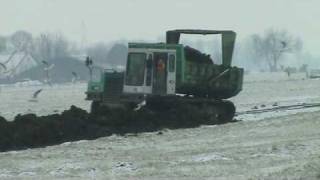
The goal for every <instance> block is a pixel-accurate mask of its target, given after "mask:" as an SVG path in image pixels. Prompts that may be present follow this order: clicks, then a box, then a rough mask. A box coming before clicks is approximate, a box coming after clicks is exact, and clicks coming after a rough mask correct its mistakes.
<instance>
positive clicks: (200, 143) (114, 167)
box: [0, 73, 320, 179]
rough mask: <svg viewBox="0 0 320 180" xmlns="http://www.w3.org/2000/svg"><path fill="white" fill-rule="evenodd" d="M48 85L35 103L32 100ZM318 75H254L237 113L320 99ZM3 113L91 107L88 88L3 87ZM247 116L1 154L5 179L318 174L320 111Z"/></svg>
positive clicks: (1, 172) (293, 176) (0, 97)
mask: <svg viewBox="0 0 320 180" xmlns="http://www.w3.org/2000/svg"><path fill="white" fill-rule="evenodd" d="M40 88H42V89H44V90H43V92H42V93H41V94H39V97H38V102H36V103H34V102H28V99H30V97H31V96H32V94H33V92H34V91H36V90H38V89H40ZM319 88H320V80H319V79H305V78H304V77H303V74H293V75H292V77H290V78H288V77H286V76H285V74H283V73H280V74H279V73H272V74H270V73H269V74H249V75H247V76H246V77H245V83H244V89H243V91H242V92H241V93H240V94H239V95H238V96H237V97H234V98H232V99H231V100H232V101H234V102H235V104H236V106H237V111H238V112H240V111H245V110H250V109H251V108H252V107H254V106H257V107H258V108H262V107H261V105H264V106H265V107H263V108H270V107H272V105H273V104H274V103H275V102H277V103H278V105H279V106H281V105H290V104H299V103H305V102H306V103H308V102H310V103H312V102H320V91H319ZM1 89H2V90H1V92H0V100H1V104H0V109H1V115H2V116H5V117H6V118H9V119H13V117H14V115H16V114H18V113H29V112H32V113H36V114H39V115H45V114H52V113H55V112H61V111H63V110H64V109H67V108H69V106H70V105H72V104H74V105H76V106H79V107H81V108H83V109H86V110H88V109H89V106H90V102H88V101H85V100H84V98H85V95H84V91H85V90H86V85H85V84H82V83H79V84H75V85H72V84H65V85H54V86H53V87H49V86H45V85H37V86H33V85H30V86H21V87H18V86H2V88H1ZM237 118H240V119H242V120H243V121H241V122H237V123H229V124H224V125H215V126H201V127H199V128H192V129H177V130H163V131H162V134H159V133H157V132H153V133H142V134H138V135H136V136H131V135H127V136H116V135H113V136H110V137H104V138H99V139H97V140H92V141H87V140H83V141H77V142H67V143H63V144H60V145H56V146H50V147H44V148H37V149H28V150H24V151H11V152H4V153H0V179H57V178H65V179H319V177H320V171H319V169H320V139H319V137H320V131H319V128H320V109H319V108H309V109H300V110H290V111H279V112H270V113H262V114H256V115H241V116H239V117H237Z"/></svg>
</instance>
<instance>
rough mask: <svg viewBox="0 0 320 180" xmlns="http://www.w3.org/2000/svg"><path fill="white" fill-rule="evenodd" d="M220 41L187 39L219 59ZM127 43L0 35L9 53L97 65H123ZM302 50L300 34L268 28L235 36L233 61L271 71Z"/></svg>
mask: <svg viewBox="0 0 320 180" xmlns="http://www.w3.org/2000/svg"><path fill="white" fill-rule="evenodd" d="M8 42H9V43H8ZM219 43H221V41H218V40H213V41H207V42H201V41H195V42H190V44H191V45H194V46H197V47H198V48H199V50H205V49H208V48H209V47H212V48H213V51H211V53H210V54H211V56H212V58H213V59H214V60H215V61H216V62H220V61H221V55H222V53H221V49H219V46H220V44H219ZM8 44H11V47H10V46H9V47H8ZM126 44H127V42H126V41H122V42H120V41H119V42H112V43H110V42H109V43H107V42H103V41H101V42H98V43H95V44H91V45H89V46H86V48H80V45H79V44H77V43H72V42H70V41H69V40H68V39H67V38H66V37H65V36H64V35H63V34H61V33H41V34H39V35H37V36H33V35H32V34H31V33H29V32H27V31H22V30H21V31H17V32H15V33H13V34H12V35H11V36H10V37H4V36H0V53H1V52H5V51H7V52H10V53H11V56H13V55H14V54H15V53H19V52H20V53H21V52H23V53H27V54H30V55H31V56H32V57H33V58H34V59H35V60H36V61H37V62H38V63H39V64H41V62H42V61H48V62H52V63H54V61H63V59H64V57H69V56H72V55H75V54H85V55H88V56H90V57H91V58H92V59H93V60H94V62H95V63H96V65H98V66H101V67H112V66H119V65H122V66H124V65H125V62H126V56H127V55H126V54H127V45H126ZM8 49H10V51H8ZM302 52H303V41H302V39H301V38H300V37H298V36H295V35H293V34H291V33H290V32H288V31H286V30H277V29H268V30H266V31H265V32H264V33H260V34H252V35H250V36H247V37H246V38H243V39H242V40H241V41H239V40H237V42H236V46H235V51H234V56H233V57H234V62H235V64H236V65H239V66H245V68H247V69H262V70H264V71H272V72H273V71H280V70H284V68H285V67H284V65H283V63H282V61H284V60H285V59H286V57H287V56H290V57H293V58H295V59H303V58H301V53H302ZM301 61H302V60H301ZM289 64H290V63H289ZM301 64H303V63H301ZM304 65H305V64H304Z"/></svg>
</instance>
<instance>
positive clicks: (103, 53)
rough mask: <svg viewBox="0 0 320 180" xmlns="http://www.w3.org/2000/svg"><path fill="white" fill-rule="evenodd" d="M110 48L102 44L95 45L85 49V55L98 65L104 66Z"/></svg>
mask: <svg viewBox="0 0 320 180" xmlns="http://www.w3.org/2000/svg"><path fill="white" fill-rule="evenodd" d="M109 50H110V46H109V45H107V44H104V43H97V44H94V45H93V46H90V47H88V48H87V55H88V56H90V57H91V58H92V59H93V60H94V62H95V63H96V64H98V65H102V66H103V65H106V63H107V58H108V53H109Z"/></svg>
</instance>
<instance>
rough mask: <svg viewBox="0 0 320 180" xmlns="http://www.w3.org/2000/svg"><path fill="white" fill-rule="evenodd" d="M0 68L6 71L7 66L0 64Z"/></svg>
mask: <svg viewBox="0 0 320 180" xmlns="http://www.w3.org/2000/svg"><path fill="white" fill-rule="evenodd" d="M0 66H1V67H2V68H3V69H4V70H5V71H7V66H6V65H5V64H3V63H0Z"/></svg>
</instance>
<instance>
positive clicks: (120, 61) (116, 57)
mask: <svg viewBox="0 0 320 180" xmlns="http://www.w3.org/2000/svg"><path fill="white" fill-rule="evenodd" d="M127 53H128V48H127V46H126V45H124V44H120V43H117V44H114V45H113V46H112V47H111V49H110V51H109V52H108V55H107V63H108V64H110V65H116V66H117V65H122V66H125V65H126V60H127Z"/></svg>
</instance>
